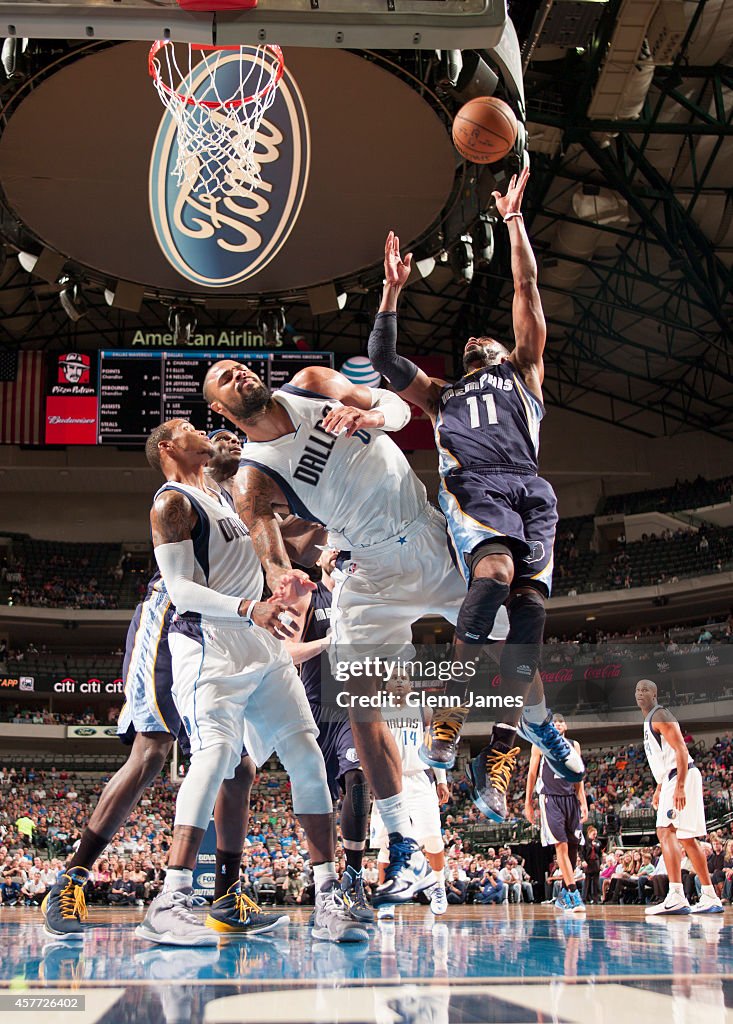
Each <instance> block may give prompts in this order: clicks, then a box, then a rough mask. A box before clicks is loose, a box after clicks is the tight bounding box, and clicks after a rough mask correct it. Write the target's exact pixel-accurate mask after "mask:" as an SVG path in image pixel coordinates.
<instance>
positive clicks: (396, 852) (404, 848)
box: [384, 839, 413, 882]
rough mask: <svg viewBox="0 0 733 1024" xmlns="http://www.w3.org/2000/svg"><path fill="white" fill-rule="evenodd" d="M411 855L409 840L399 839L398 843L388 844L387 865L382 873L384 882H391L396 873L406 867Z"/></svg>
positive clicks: (411, 849)
mask: <svg viewBox="0 0 733 1024" xmlns="http://www.w3.org/2000/svg"><path fill="white" fill-rule="evenodd" d="M412 854H413V845H412V841H411V840H410V839H400V840H399V842H395V843H390V844H389V864H388V865H387V867H386V869H385V872H384V881H385V882H388V881H392V880H394V878H395V877H396V876H397V873H398V872H399V871H400V870H401V869H402V868H404V867H407V865H408V863H409V861H410V857H412Z"/></svg>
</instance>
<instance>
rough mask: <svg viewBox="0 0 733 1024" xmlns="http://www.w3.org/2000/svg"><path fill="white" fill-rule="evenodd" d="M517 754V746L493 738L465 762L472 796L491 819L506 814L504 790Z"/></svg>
mask: <svg viewBox="0 0 733 1024" xmlns="http://www.w3.org/2000/svg"><path fill="white" fill-rule="evenodd" d="M559 735H560V734H559V733H558V736H559ZM518 756H519V747H511V748H510V747H509V746H507V744H506V743H502V742H500V741H498V740H496V741H494V743H493V745H492V746H489V747H484V749H483V750H482V751H481V753H480V754H477V755H476V757H474V759H473V761H471V762H469V764H467V765H466V776H467V778H468V781H469V782H470V784H471V799H472V800H473V802H474V803H475V805H476V806H477V807H478V809H479V810H480V811H481V813H482V814H483V815H485V816H486V817H487V818H488V819H489V820H490V821H504V819H505V818H506V816H507V806H506V791H507V788H508V786H509V782H510V780H511V777H512V773H513V772H514V768H515V766H516V763H517V757H518Z"/></svg>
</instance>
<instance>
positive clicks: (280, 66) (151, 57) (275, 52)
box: [148, 39, 285, 110]
mask: <svg viewBox="0 0 733 1024" xmlns="http://www.w3.org/2000/svg"><path fill="white" fill-rule="evenodd" d="M172 45H173V40H172V39H156V41H155V42H154V43H153V45H152V46H151V47H150V53H149V54H148V74H149V75H150V77H151V78H153V79H154V80H155V82H156V83H157V84H158V85H159V86H160V88H161V89H162V90H163V91H164V92H166V93H168V95H169V96H177V97H178V99H179V100H182V101H183V102H184V103H187V104H188V105H189V106H191V107H206V109H207V110H219V109H221V108H222V107H223V108H225V109H227V110H236V109H237V108H238V107H243V106H246V104H247V103H253V102H254V101H255V100H259V99H262V97H263V96H266V95H267V94H268V92H270V91H271V90H272V89H275V88H277V85H278V83H279V81H280V79H281V78H282V76H283V72H284V71H285V58H284V57H283V52H282V50H281V49H280V47H279V46H275V45H274V44H270V43H267V44H265V46H264V49H265V50H269V51H270V53H271V54H272V56H273V57H274V58H275V60H276V61H277V71H276V72H275V77H274V78H271V79H270V81H269V82H268V83H267V85H266V86H265V87H264V89H260V90H259V92H254V93H252V95H251V96H245V97H243V98H242V99H236V100H222V101H221V102H220V101H219V100H197V99H194V98H193V97H192V96H184V95H183V94H182V93H180V92H178V91H177V90H176V89H173V88H172V87H171V86H170V85H167V84H166V83H165V82H164V81H163V79H162V78H161V77H160V72H159V69H158V66H157V65H156V57H157V56H158V54H159V53H160V51H161V50H162V49H163V47H164V46H172ZM190 47H191V49H192V50H195V51H196V52H197V53H211V52H214V51H216V50H226V51H232V50H241V47H240V46H206V45H204V44H203V43H191V44H190Z"/></svg>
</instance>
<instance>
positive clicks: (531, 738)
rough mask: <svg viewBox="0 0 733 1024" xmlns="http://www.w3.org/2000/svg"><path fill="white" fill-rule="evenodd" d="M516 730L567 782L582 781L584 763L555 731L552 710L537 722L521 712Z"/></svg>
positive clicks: (570, 745) (576, 752)
mask: <svg viewBox="0 0 733 1024" xmlns="http://www.w3.org/2000/svg"><path fill="white" fill-rule="evenodd" d="M517 732H518V733H519V735H520V736H521V737H522V739H525V740H526V741H527V743H533V744H534V745H535V746H536V747H538V748H539V749H540V751H541V752H542V753H543V754H544V755H545V759H546V761H547V763H548V765H549V766H550V768H552V770H553V771H554V772H555V774H556V775H560V776H561V777H562V778H563V779H566V780H567V781H568V782H582V781H583V778H584V777H585V765H584V764H583V758H582V757H581V756H580V754H579V753H578V751H577V750H576V749H575V747H574V746H573V745H572V744H571V743H568V741H567V740H566V739H565V737H564V736H561V735H560V733H559V732H558V731H557V727H556V726H555V723H554V722H553V720H552V712H551V711H548V712H547V718H545V720H544V721H543V722H540V723H539V724H537V723H535V722H528V721H527V718H526V715H525V714H523V715H522V717H521V718H520V720H519V725H518V726H517Z"/></svg>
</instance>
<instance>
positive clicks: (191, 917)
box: [170, 890, 201, 924]
mask: <svg viewBox="0 0 733 1024" xmlns="http://www.w3.org/2000/svg"><path fill="white" fill-rule="evenodd" d="M193 900H194V897H193V896H192V895H191V894H190V893H186V892H181V891H180V890H177V891H176V892H172V893H171V901H172V903H171V907H170V911H171V913H173V914H175V915H176V917H177V918H179V920H181V921H185V922H186V924H201V922H200V921H199V919H198V918H197V917H196V915H195V914H193V913H191V907H192V906H193V905H194V903H193Z"/></svg>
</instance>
